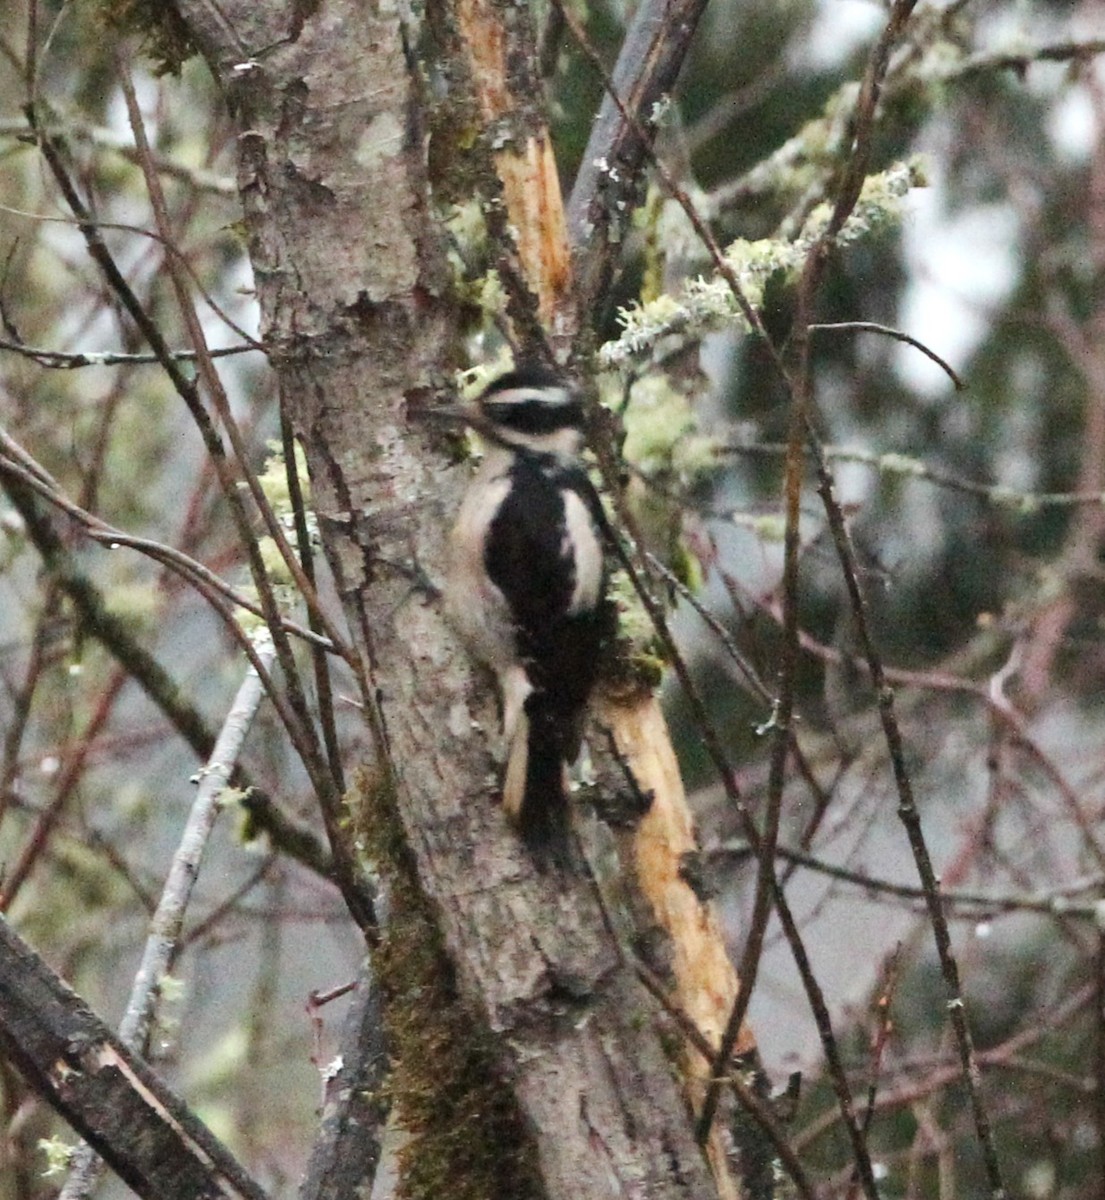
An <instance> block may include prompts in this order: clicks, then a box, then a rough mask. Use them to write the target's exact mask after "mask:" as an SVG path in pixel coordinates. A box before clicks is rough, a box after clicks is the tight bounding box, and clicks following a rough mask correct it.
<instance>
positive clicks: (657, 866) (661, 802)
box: [601, 690, 756, 1197]
mask: <svg viewBox="0 0 1105 1200" xmlns="http://www.w3.org/2000/svg"><path fill="white" fill-rule="evenodd" d="M601 719H602V721H603V723H604V724H606V725H607V726H608V727H609V728H610V730H611V732H612V733H613V735H614V740H615V742H616V743H617V747H618V751H619V753H620V754H621V755H622V756H623V757H624V759H625V761H626V762H627V763H628V764H629V767H630V769H631V770H632V771H633V775H634V777H635V779H636V781H637V784H638V786H639V787H640V789H641V791H642V793H643V794H645V795H648V796H650V797H651V801H652V802H651V804H650V806H649V809H648V811H647V812H646V813H645V815H644V816H643V817H642V818H641V821H640V824H639V825H638V826H637V830H636V836H635V838H634V843H633V845H634V852H635V857H636V862H635V868H636V879H637V886H638V887H639V888H640V890H641V893H642V896H643V898H644V899H645V901H646V902H647V904H648V907H649V909H650V910H651V915H652V919H653V920H654V921H655V922H656V924H657V925H658V926H659V927H660V928H661V929H663V930H664V932H665V933H666V934H667V936H668V938H669V939H670V946H671V975H672V978H673V983H674V991H673V995H672V999H673V1001H674V1002H675V1003H676V1004H677V1005H678V1006H679V1007H680V1008H681V1009H682V1010H683V1012H684V1013H685V1014H686V1015H687V1016H688V1017H689V1018H690V1019H691V1020H692V1021H693V1022H694V1024H695V1025H696V1026H697V1028H698V1029H699V1030H700V1031H701V1032H702V1034H703V1035H704V1037H705V1038H706V1039H707V1041H708V1042H709V1043H710V1045H712V1046H715V1047H716V1046H718V1045H720V1042H721V1035H722V1031H723V1030H724V1028H725V1023H726V1020H727V1019H728V1016H729V1013H730V1011H731V1010H732V1007H733V1003H734V1001H735V1000H736V997H737V991H738V989H739V987H740V982H739V980H738V979H737V973H736V971H735V970H734V968H733V964H732V962H731V960H730V958H729V955H728V952H727V950H726V947H725V941H724V939H723V937H722V933H721V928H720V926H719V924H718V920H717V915H716V913H715V912H714V909H713V906H712V905H711V904H710V903H709V902H708V901H703V900H700V899H699V897H698V896H697V895H696V894H695V892H694V891H693V889H692V888H691V887H690V886H689V885H688V884H687V883H686V882H685V880H684V878H683V876H682V874H681V867H682V864H683V858H684V855H686V854H691V853H693V852H695V851H696V850H697V848H698V843H697V840H696V838H695V831H694V823H693V820H692V818H691V813H690V809H689V808H688V806H687V798H686V794H685V792H684V789H683V780H682V776H681V774H680V772H679V763H678V762H677V761H676V758H675V753H674V750H673V749H672V744H671V736H670V734H669V732H668V727H667V722H666V721H665V720H664V714H663V712H662V710H661V708H660V704H659V701H658V700H657V698H656V696H655V694H654V693H652V692H649V691H644V690H638V691H635V692H631V693H629V694H626V695H621V696H617V697H615V696H613V695H611V694H610V693H607V694H606V695H604V697H603V706H602V713H601ZM755 1045H756V1043H755V1038H754V1036H753V1034H752V1030H751V1028H750V1027H749V1026H748V1025H747V1024H745V1026H744V1027H743V1028H742V1030H741V1035H740V1038H739V1040H738V1042H737V1046H736V1050H735V1053H736V1054H737V1055H741V1054H746V1053H749V1052H750V1051H752V1050H754V1049H755ZM685 1054H686V1078H687V1091H688V1098H689V1099H690V1102H691V1105H692V1108H693V1110H694V1111H695V1112H696V1113H697V1112H698V1111H699V1109H700V1108H701V1104H702V1099H703V1096H704V1093H705V1082H706V1080H707V1079H708V1077H709V1072H710V1069H711V1064H710V1062H709V1061H708V1060H707V1059H705V1058H704V1057H703V1056H702V1055H701V1054H700V1053H699V1052H698V1051H697V1050H696V1049H694V1047H692V1046H690V1045H688V1046H687V1047H686V1050H685ZM709 1153H710V1161H711V1165H712V1166H713V1168H714V1175H715V1179H716V1180H717V1184H718V1191H719V1194H720V1195H721V1196H723V1197H737V1196H739V1195H740V1194H741V1193H740V1189H739V1187H738V1185H737V1183H736V1181H735V1180H734V1179H733V1177H732V1175H731V1173H730V1171H729V1169H728V1165H727V1163H726V1159H725V1153H724V1150H723V1148H722V1144H721V1135H720V1132H719V1130H718V1129H717V1128H715V1130H714V1133H713V1135H712V1137H711V1141H710V1147H709Z"/></svg>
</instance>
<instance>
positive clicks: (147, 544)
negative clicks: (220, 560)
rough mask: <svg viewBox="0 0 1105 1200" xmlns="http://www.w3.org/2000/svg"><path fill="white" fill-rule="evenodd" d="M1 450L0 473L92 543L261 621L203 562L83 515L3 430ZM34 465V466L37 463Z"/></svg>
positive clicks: (326, 644)
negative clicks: (130, 554) (146, 563)
mask: <svg viewBox="0 0 1105 1200" xmlns="http://www.w3.org/2000/svg"><path fill="white" fill-rule="evenodd" d="M0 451H2V453H0V473H3V474H5V475H7V476H9V477H10V478H12V479H16V480H18V481H19V482H21V483H23V484H25V485H26V486H27V487H28V488H30V489H31V490H32V491H34V492H35V493H37V494H38V495H39V496H41V497H42V498H43V499H44V500H47V501H49V503H50V504H52V505H54V506H55V507H56V508H59V509H61V510H62V512H64V513H66V514H68V515H69V516H70V517H72V518H73V519H74V520H75V521H77V523H78V524H79V525H80V526H81V527H82V528H83V529H84V531H85V533H86V534H87V535H88V536H89V537H90V538H92V539H93V541H96V542H99V543H100V544H101V545H105V546H107V547H108V548H109V549H115V548H117V547H121V546H125V547H127V548H128V549H131V550H137V551H138V552H139V553H140V554H144V555H146V556H147V557H148V558H152V559H154V560H155V561H157V562H159V563H161V564H162V566H165V567H167V568H168V569H169V570H170V571H173V572H175V573H176V574H178V575H179V576H180V577H181V578H182V579H185V580H187V582H188V583H190V584H192V585H196V584H197V583H203V584H205V585H206V586H207V587H209V588H211V589H212V590H214V591H215V592H217V593H219V594H220V595H222V596H225V597H226V599H227V600H229V601H231V603H233V604H235V605H237V606H238V607H240V608H244V609H245V610H246V611H247V612H250V613H253V615H254V616H256V617H260V618H262V619H264V617H265V613H264V610H263V609H262V607H261V605H259V604H258V603H257V602H256V601H255V600H251V599H250V597H249V596H247V595H245V594H244V593H243V592H241V591H239V590H238V589H237V588H235V587H233V586H232V585H231V584H229V583H227V582H226V580H225V579H223V578H221V576H219V575H216V574H215V572H214V571H212V570H210V568H208V567H205V566H204V565H203V563H201V562H199V561H198V560H196V559H194V558H191V557H190V556H189V555H187V554H184V553H183V552H182V551H180V550H177V549H175V548H174V547H172V546H169V545H166V544H165V543H164V542H158V541H154V540H153V539H152V538H143V537H137V536H135V535H134V534H129V533H125V532H124V531H123V530H121V529H116V528H115V526H113V525H109V524H108V523H107V522H106V521H102V520H101V519H100V518H99V517H97V516H95V515H94V514H92V513H90V512H86V511H85V510H84V509H83V508H81V507H80V505H78V504H75V503H74V502H73V501H72V500H70V499H69V498H68V496H66V495H65V494H64V493H63V492H62V491H61V490H60V488H58V486H57V483H56V481H54V480H53V479H52V477H48V479H49V482H47V481H46V480H43V479H42V478H41V476H40V475H39V474H38V473H36V471H35V470H34V467H33V466H31V465H29V464H31V463H34V460H33V459H31V458H30V456H29V455H27V454H26V451H24V450H23V449H22V447H20V446H19V444H18V443H17V442H16V441H15V440H14V439H13V438H11V437H10V436H9V435H8V434H7V433H5V432H4V431H3V430H2V429H0ZM35 465H36V466H37V464H35ZM279 624H280V626H281V627H282V628H283V629H285V630H287V632H288V633H291V634H294V635H295V636H296V637H299V638H302V639H303V640H304V641H306V642H310V643H311V644H312V645H316V646H318V647H320V648H321V649H323V650H326V651H330V652H333V651H334V646H333V644H332V643H331V642H330V639H329V638H327V637H324V636H323V635H322V634H320V633H316V632H315V631H314V630H312V629H307V628H305V627H304V626H302V625H300V624H299V623H298V622H296V621H292V620H289V619H287V618H284V617H281V618H280V619H279Z"/></svg>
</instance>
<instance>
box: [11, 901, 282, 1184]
mask: <svg viewBox="0 0 1105 1200" xmlns="http://www.w3.org/2000/svg"><path fill="white" fill-rule="evenodd" d="M0 1052H3V1053H4V1054H5V1055H7V1056H8V1057H9V1058H10V1059H11V1061H12V1062H13V1063H15V1064H16V1066H17V1067H18V1068H19V1070H20V1072H21V1073H22V1074H23V1076H24V1078H25V1079H26V1080H27V1081H28V1083H30V1084H31V1086H32V1087H33V1088H34V1089H35V1091H36V1092H38V1093H39V1094H40V1095H42V1096H45V1097H46V1099H47V1100H49V1102H50V1103H51V1104H52V1105H53V1106H54V1108H56V1109H57V1111H58V1112H59V1113H60V1114H61V1115H62V1116H63V1117H64V1118H65V1120H66V1121H68V1122H69V1124H70V1125H71V1126H72V1127H73V1128H74V1129H75V1130H76V1131H77V1132H78V1133H79V1134H80V1135H81V1137H82V1138H84V1139H85V1141H87V1142H88V1143H89V1145H91V1146H92V1147H93V1148H94V1149H95V1150H96V1151H97V1152H98V1153H99V1154H101V1155H102V1156H103V1157H104V1159H105V1160H106V1161H107V1162H108V1163H110V1165H111V1166H112V1168H113V1169H114V1170H115V1171H116V1172H117V1173H118V1175H119V1177H120V1178H121V1179H123V1180H124V1181H125V1182H126V1183H128V1184H129V1185H130V1186H131V1187H132V1188H134V1190H135V1191H136V1192H137V1193H138V1194H139V1195H140V1196H157V1197H159V1198H161V1200H195V1198H196V1197H203V1198H204V1200H265V1193H264V1192H263V1191H262V1190H261V1188H260V1187H259V1186H258V1185H257V1184H256V1183H255V1182H254V1181H253V1180H252V1179H251V1178H250V1177H249V1176H248V1175H247V1174H246V1173H245V1171H243V1170H242V1168H241V1167H240V1166H239V1165H238V1163H237V1162H236V1161H235V1160H234V1159H233V1158H232V1157H231V1155H230V1153H229V1151H227V1149H226V1148H225V1147H224V1146H223V1145H222V1143H220V1142H219V1141H218V1139H217V1138H215V1137H214V1135H213V1134H212V1133H211V1132H210V1130H208V1129H207V1127H206V1126H205V1125H203V1124H202V1123H201V1122H200V1121H198V1120H197V1119H196V1117H195V1115H194V1114H193V1113H192V1112H191V1110H190V1109H189V1108H188V1107H187V1105H185V1104H184V1103H183V1102H182V1101H181V1100H179V1099H178V1098H177V1097H176V1096H175V1095H174V1094H173V1093H172V1092H170V1091H169V1089H168V1088H167V1087H166V1086H165V1085H164V1084H163V1083H162V1082H161V1080H160V1079H159V1078H158V1076H157V1075H156V1074H154V1072H153V1071H151V1070H150V1068H149V1067H148V1066H147V1065H146V1063H145V1062H144V1061H143V1060H142V1059H140V1058H138V1057H137V1055H134V1054H132V1053H131V1052H130V1051H129V1050H127V1049H126V1047H125V1046H124V1045H123V1044H122V1042H120V1041H119V1039H118V1038H117V1037H116V1036H115V1035H114V1034H113V1033H112V1032H111V1031H110V1030H109V1029H108V1028H107V1026H106V1025H104V1023H103V1022H102V1021H101V1020H100V1019H99V1018H98V1017H97V1016H96V1015H95V1014H94V1013H92V1012H90V1011H89V1009H88V1008H87V1007H86V1006H85V1004H84V1003H83V1001H82V1000H81V999H80V997H78V996H77V995H76V994H75V993H74V992H72V991H71V990H70V989H69V988H68V987H67V986H66V984H65V983H64V981H63V980H61V979H59V978H58V977H57V976H56V975H55V974H54V973H53V972H52V971H51V970H50V968H49V967H48V966H47V965H46V964H45V963H44V962H43V961H42V959H40V958H39V957H38V955H36V954H35V953H34V951H33V950H32V949H31V948H30V947H29V946H28V945H27V944H26V943H25V942H24V941H22V939H21V938H19V937H18V935H17V934H16V933H14V932H13V930H12V929H11V927H10V926H9V925H8V924H7V922H6V921H4V920H3V919H2V918H0Z"/></svg>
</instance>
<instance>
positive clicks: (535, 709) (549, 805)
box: [503, 695, 572, 867]
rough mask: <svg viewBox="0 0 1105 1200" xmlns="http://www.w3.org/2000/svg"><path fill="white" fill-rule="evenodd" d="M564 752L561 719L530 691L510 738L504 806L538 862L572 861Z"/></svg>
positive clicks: (544, 864)
mask: <svg viewBox="0 0 1105 1200" xmlns="http://www.w3.org/2000/svg"><path fill="white" fill-rule="evenodd" d="M535 700H537V701H538V702H537V703H534V701H535ZM565 757H566V755H565V739H564V732H563V728H562V723H561V722H559V721H557V719H556V714H553V713H549V712H548V711H547V709H546V708H544V707H543V706H542V705H541V704H540V702H539V697H538V696H536V695H534V696H531V697H530V698H529V700H528V701H527V703H526V705H525V707H524V709H523V711H522V712H521V714H520V715H519V719H518V722H517V725H516V727H515V731H514V737H513V740H512V741H511V745H510V755H509V758H508V759H507V766H506V776H505V778H504V780H503V806H504V807H505V808H506V812H507V816H509V817H510V818H511V819H512V820H513V821H514V823H515V825H516V826H517V827H518V832H519V834H520V835H521V838H522V841H524V842H525V844H526V846H527V848H528V849H529V851H530V853H531V854H532V855H533V857H534V859H535V861H536V862H537V863H538V865H539V866H548V865H555V866H560V867H568V866H570V865H571V862H572V854H571V815H570V812H569V808H568V768H567V764H566V762H565Z"/></svg>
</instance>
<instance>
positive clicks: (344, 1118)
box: [299, 962, 388, 1200]
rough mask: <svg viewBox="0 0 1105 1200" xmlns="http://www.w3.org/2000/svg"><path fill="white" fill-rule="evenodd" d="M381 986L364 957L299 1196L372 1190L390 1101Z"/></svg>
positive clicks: (320, 1199)
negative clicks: (385, 1094) (316, 1136)
mask: <svg viewBox="0 0 1105 1200" xmlns="http://www.w3.org/2000/svg"><path fill="white" fill-rule="evenodd" d="M383 1021H384V1014H383V1008H382V997H381V995H380V989H379V986H378V984H377V982H376V979H375V976H374V975H373V973H372V967H371V965H370V964H369V963H368V962H366V963H365V965H364V966H363V967H362V968H361V977H360V979H359V980H358V982H357V990H356V993H355V994H354V997H353V1004H352V1007H351V1008H350V1010H349V1014H348V1015H347V1017H346V1019H345V1028H344V1030H343V1031H342V1038H341V1048H340V1050H339V1052H338V1057H337V1058H336V1059H335V1060H334V1062H333V1064H332V1065H331V1070H330V1072H329V1073H328V1075H327V1078H326V1088H325V1099H324V1101H323V1109H322V1128H321V1129H320V1131H319V1135H318V1138H317V1140H316V1141H315V1144H314V1147H313V1149H312V1150H311V1159H310V1162H309V1163H308V1164H307V1172H306V1175H305V1176H304V1179H303V1185H302V1187H301V1188H300V1189H299V1200H350V1197H353V1196H367V1195H369V1194H370V1193H371V1192H372V1184H373V1181H374V1179H375V1177H376V1168H377V1166H378V1165H379V1162H380V1154H381V1148H382V1135H381V1126H382V1125H383V1123H384V1120H385V1118H386V1115H387V1109H388V1104H387V1101H386V1098H385V1096H384V1093H383V1087H384V1084H385V1081H386V1079H387V1071H388V1057H387V1047H386V1045H385V1043H384V1026H383Z"/></svg>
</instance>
